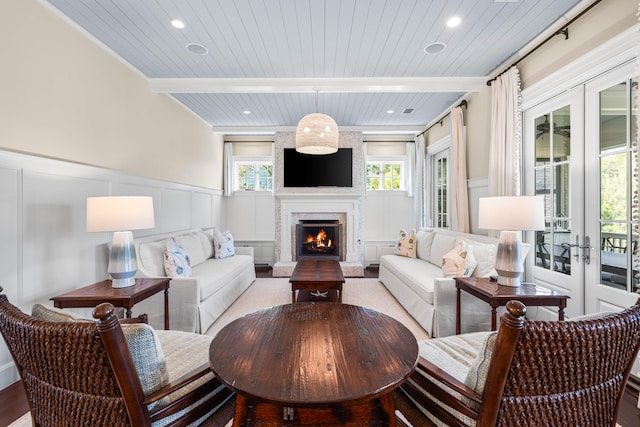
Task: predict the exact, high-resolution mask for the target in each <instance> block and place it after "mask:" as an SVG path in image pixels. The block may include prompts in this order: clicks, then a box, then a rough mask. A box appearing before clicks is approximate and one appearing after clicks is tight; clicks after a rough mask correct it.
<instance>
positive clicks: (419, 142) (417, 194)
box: [411, 134, 427, 228]
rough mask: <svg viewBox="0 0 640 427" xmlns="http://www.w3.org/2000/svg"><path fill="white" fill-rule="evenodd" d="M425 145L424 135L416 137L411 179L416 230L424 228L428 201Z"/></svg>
mask: <svg viewBox="0 0 640 427" xmlns="http://www.w3.org/2000/svg"><path fill="white" fill-rule="evenodd" d="M425 145H426V141H425V139H424V134H420V135H418V136H416V139H415V143H414V144H413V149H414V150H415V163H414V169H413V175H412V177H411V180H412V184H413V217H414V218H415V221H416V228H419V227H424V225H425V221H424V215H425V212H424V205H425V201H426V200H427V198H426V195H425V191H426V188H425V185H424V173H425V171H424V162H425Z"/></svg>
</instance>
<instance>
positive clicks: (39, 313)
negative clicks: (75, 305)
mask: <svg viewBox="0 0 640 427" xmlns="http://www.w3.org/2000/svg"><path fill="white" fill-rule="evenodd" d="M31 317H35V318H36V319H40V320H47V321H49V322H91V320H89V319H83V318H81V317H78V316H74V315H73V314H71V313H69V312H68V311H63V310H60V309H59V308H55V307H48V306H46V305H43V304H34V306H33V307H32V308H31Z"/></svg>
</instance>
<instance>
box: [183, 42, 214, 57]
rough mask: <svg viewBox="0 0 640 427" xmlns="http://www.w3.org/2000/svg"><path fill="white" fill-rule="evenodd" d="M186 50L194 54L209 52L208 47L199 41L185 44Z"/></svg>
mask: <svg viewBox="0 0 640 427" xmlns="http://www.w3.org/2000/svg"><path fill="white" fill-rule="evenodd" d="M187 50H188V51H189V52H191V53H195V54H196V55H206V54H207V53H208V52H209V49H207V47H206V46H205V45H202V44H200V43H189V44H188V45H187Z"/></svg>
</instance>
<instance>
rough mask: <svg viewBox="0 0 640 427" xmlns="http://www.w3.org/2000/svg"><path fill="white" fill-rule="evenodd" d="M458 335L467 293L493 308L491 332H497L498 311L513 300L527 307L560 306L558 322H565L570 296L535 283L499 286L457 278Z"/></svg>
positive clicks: (488, 282)
mask: <svg viewBox="0 0 640 427" xmlns="http://www.w3.org/2000/svg"><path fill="white" fill-rule="evenodd" d="M455 280H456V334H459V333H460V294H461V292H462V291H465V292H467V293H469V294H471V295H473V296H475V297H476V298H480V299H481V300H482V301H485V302H486V303H487V304H489V305H490V306H491V330H492V331H495V330H496V324H497V322H496V309H497V308H498V307H501V306H505V305H506V304H507V302H509V301H511V300H518V301H520V302H521V303H523V304H524V305H526V306H558V320H564V309H565V308H566V307H567V299H568V298H569V295H566V294H562V293H560V292H556V291H552V290H549V289H547V288H543V287H541V286H538V285H536V284H534V283H522V284H521V285H520V286H518V287H512V286H503V285H499V284H498V282H493V281H491V280H490V279H488V278H481V277H456V279H455Z"/></svg>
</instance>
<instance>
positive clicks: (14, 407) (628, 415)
mask: <svg viewBox="0 0 640 427" xmlns="http://www.w3.org/2000/svg"><path fill="white" fill-rule="evenodd" d="M256 275H257V276H258V277H271V269H270V268H269V267H257V268H256ZM365 277H378V270H377V269H376V268H367V269H365ZM637 402H638V392H637V391H635V390H633V389H631V387H627V391H626V393H625V395H624V398H623V399H622V405H621V407H620V413H619V414H618V424H620V425H621V426H622V427H635V426H640V409H638V408H637V407H636V404H637ZM0 407H2V411H0V427H3V426H8V425H9V424H11V423H12V422H14V421H15V420H17V419H18V418H20V417H21V416H22V415H24V414H25V413H26V412H28V411H29V404H28V402H27V397H26V395H25V392H24V388H23V386H22V382H21V381H19V382H17V383H15V384H12V385H10V386H9V387H7V388H5V389H3V390H0Z"/></svg>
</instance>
